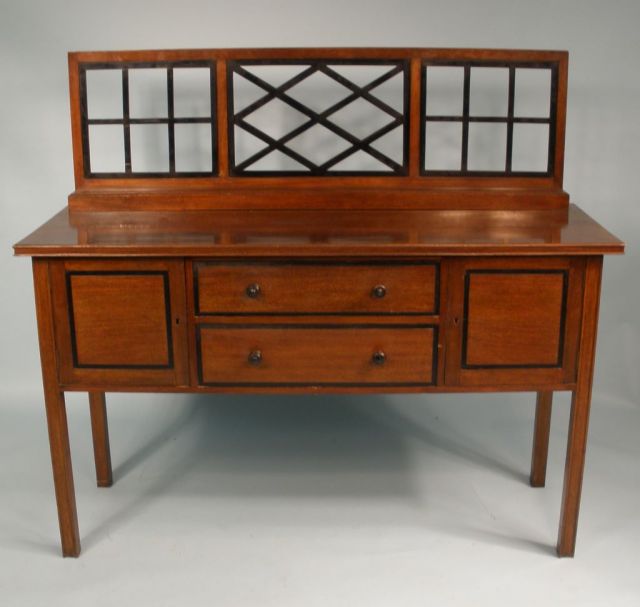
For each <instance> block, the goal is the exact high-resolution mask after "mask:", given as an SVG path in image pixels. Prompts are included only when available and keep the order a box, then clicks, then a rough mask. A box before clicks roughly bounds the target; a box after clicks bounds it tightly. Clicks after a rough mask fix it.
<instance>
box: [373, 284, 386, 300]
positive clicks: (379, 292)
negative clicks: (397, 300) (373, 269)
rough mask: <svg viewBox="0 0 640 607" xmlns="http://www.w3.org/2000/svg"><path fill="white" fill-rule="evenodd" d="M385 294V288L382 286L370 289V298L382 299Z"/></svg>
mask: <svg viewBox="0 0 640 607" xmlns="http://www.w3.org/2000/svg"><path fill="white" fill-rule="evenodd" d="M386 294H387V287H385V286H384V285H376V286H375V287H373V289H371V296H372V297H376V298H377V299H382V298H383V297H384V296H385V295H386Z"/></svg>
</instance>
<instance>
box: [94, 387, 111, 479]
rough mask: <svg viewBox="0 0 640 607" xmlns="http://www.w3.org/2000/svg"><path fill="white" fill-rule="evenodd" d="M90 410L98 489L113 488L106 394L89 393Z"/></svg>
mask: <svg viewBox="0 0 640 607" xmlns="http://www.w3.org/2000/svg"><path fill="white" fill-rule="evenodd" d="M89 409H90V411H91V434H92V435H93V455H94V458H95V461H96V480H97V483H98V487H111V485H112V484H113V474H112V472H111V449H110V448H109V426H108V424H107V404H106V402H105V398H104V392H89Z"/></svg>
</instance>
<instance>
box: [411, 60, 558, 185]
mask: <svg viewBox="0 0 640 607" xmlns="http://www.w3.org/2000/svg"><path fill="white" fill-rule="evenodd" d="M557 81H558V72H557V65H556V64H555V63H531V62H528V63H517V62H487V61H482V62H479V61H476V62H474V61H467V62H463V61H429V60H427V61H424V62H423V66H422V108H423V112H424V116H423V121H422V133H421V135H422V136H421V141H422V145H421V154H422V157H421V172H422V174H423V175H448V176H455V175H478V176H483V175H486V176H491V175H496V176H532V177H543V176H550V175H552V173H553V162H554V156H555V141H556V102H557V94H556V91H557V85H558V82H557Z"/></svg>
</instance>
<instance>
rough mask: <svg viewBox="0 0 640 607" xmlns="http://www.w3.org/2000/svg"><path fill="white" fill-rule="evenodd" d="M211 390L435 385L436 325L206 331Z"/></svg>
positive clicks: (201, 359)
mask: <svg viewBox="0 0 640 607" xmlns="http://www.w3.org/2000/svg"><path fill="white" fill-rule="evenodd" d="M197 341H198V344H199V347H198V367H199V368H198V373H199V382H200V384H204V385H260V384H263V385H353V384H369V385H429V384H432V383H434V381H435V377H436V374H435V364H436V360H437V356H436V348H437V328H436V327H434V326H432V325H395V326H380V325H377V326H369V325H357V326H345V325H340V326H336V325H333V326H330V325H329V326H328V325H253V326H250V325H209V324H205V325H200V326H198V327H197Z"/></svg>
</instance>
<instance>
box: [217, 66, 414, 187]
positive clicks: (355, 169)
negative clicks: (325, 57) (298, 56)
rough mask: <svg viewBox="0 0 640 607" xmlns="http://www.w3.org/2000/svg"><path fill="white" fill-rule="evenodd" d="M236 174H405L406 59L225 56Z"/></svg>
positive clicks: (232, 169) (231, 152)
mask: <svg viewBox="0 0 640 607" xmlns="http://www.w3.org/2000/svg"><path fill="white" fill-rule="evenodd" d="M228 79H229V86H228V103H229V159H230V173H231V174H232V175H236V176H249V175H253V176H264V175H283V176H284V175H332V174H333V175H405V174H406V173H407V157H408V103H409V91H408V86H409V84H408V62H406V61H386V60H384V61H383V60H380V61H375V60H370V61H363V62H357V61H342V62H341V61H319V60H308V61H307V60H305V61H272V60H270V61H229V62H228Z"/></svg>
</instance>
